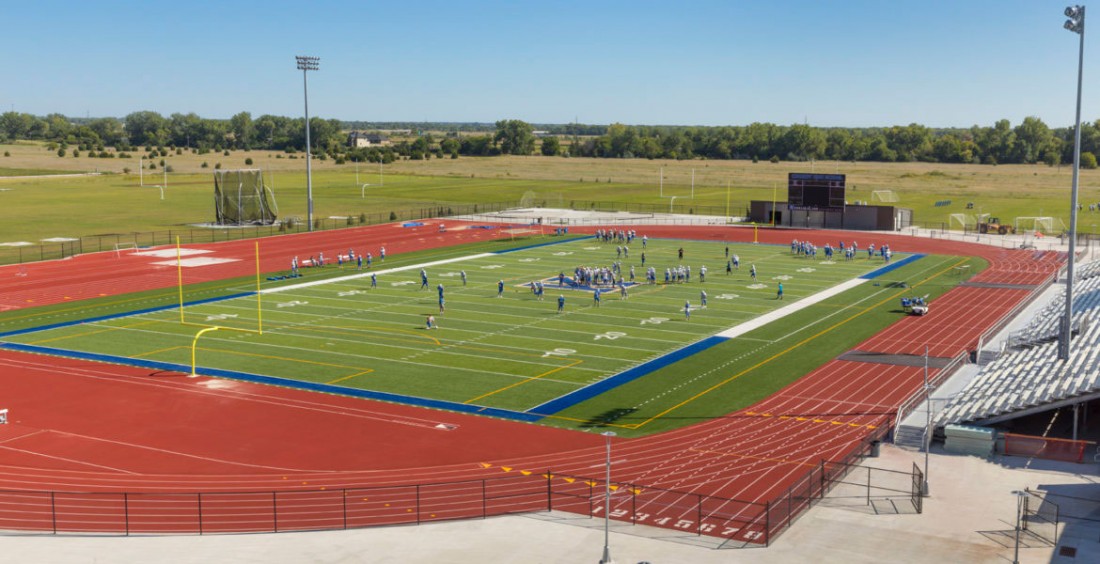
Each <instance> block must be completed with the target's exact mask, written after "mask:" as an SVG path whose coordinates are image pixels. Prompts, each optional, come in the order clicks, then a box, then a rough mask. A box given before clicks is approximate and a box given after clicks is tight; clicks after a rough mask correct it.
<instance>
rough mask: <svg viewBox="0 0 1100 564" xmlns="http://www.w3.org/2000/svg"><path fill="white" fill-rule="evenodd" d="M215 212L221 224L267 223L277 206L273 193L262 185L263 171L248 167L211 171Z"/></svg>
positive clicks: (276, 213)
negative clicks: (245, 168) (212, 174)
mask: <svg viewBox="0 0 1100 564" xmlns="http://www.w3.org/2000/svg"><path fill="white" fill-rule="evenodd" d="M214 211H215V213H216V214H217V218H216V222H217V223H218V224H220V225H244V224H261V225H268V224H271V223H274V222H275V216H276V215H278V212H279V209H278V207H276V205H275V194H274V193H273V192H272V191H271V189H270V188H268V187H267V186H264V175H263V171H261V170H259V169H247V170H218V171H215V172H214Z"/></svg>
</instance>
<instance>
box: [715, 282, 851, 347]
mask: <svg viewBox="0 0 1100 564" xmlns="http://www.w3.org/2000/svg"><path fill="white" fill-rule="evenodd" d="M868 280H869V279H867V278H853V279H851V280H848V281H846V282H841V283H840V284H837V285H836V286H833V287H831V288H828V289H825V290H822V291H820V292H818V293H816V294H814V295H812V296H808V297H805V298H802V299H801V300H798V301H797V302H794V303H792V304H791V305H789V306H784V307H781V308H779V309H777V310H773V311H769V312H768V313H765V314H764V315H761V316H759V317H757V318H756V319H753V320H751V321H746V322H744V323H742V324H740V325H738V326H736V327H731V328H729V329H726V330H725V331H722V332H721V333H718V334H717V335H716V336H718V337H725V338H727V339H733V338H736V337H740V336H741V335H744V334H745V333H748V332H749V331H754V330H756V329H759V328H761V327H763V326H765V325H767V324H769V323H771V322H773V321H778V320H779V319H782V318H783V317H786V316H788V315H790V314H792V313H794V312H796V311H800V310H803V309H806V308H808V307H810V306H812V305H814V304H816V303H818V302H822V301H824V300H827V299H829V298H831V297H833V296H835V295H837V294H840V293H841V292H847V291H848V290H851V289H852V288H855V287H856V286H859V285H860V284H863V283H864V282H867V281H868Z"/></svg>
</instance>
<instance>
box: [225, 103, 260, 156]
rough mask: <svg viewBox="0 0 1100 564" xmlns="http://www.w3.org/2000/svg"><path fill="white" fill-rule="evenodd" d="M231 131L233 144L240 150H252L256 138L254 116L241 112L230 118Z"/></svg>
mask: <svg viewBox="0 0 1100 564" xmlns="http://www.w3.org/2000/svg"><path fill="white" fill-rule="evenodd" d="M229 131H230V133H232V134H233V143H234V145H235V146H236V147H237V148H238V149H248V148H251V147H252V144H253V143H254V142H255V138H256V129H255V127H253V125H252V114H250V113H248V112H240V113H238V114H236V115H234V116H233V117H231V118H229Z"/></svg>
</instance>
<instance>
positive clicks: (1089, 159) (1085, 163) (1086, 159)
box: [1081, 151, 1096, 170]
mask: <svg viewBox="0 0 1100 564" xmlns="http://www.w3.org/2000/svg"><path fill="white" fill-rule="evenodd" d="M1081 168H1087V169H1089V170H1092V169H1094V168H1096V155H1094V154H1092V153H1090V152H1088V151H1085V152H1084V153H1081Z"/></svg>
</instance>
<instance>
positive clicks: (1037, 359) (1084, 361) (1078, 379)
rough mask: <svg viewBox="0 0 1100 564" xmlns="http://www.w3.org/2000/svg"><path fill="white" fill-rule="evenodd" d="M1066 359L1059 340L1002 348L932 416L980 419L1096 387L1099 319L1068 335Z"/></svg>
mask: <svg viewBox="0 0 1100 564" xmlns="http://www.w3.org/2000/svg"><path fill="white" fill-rule="evenodd" d="M1073 346H1074V350H1073V354H1072V355H1071V356H1070V360H1069V363H1068V365H1067V363H1063V362H1062V361H1060V360H1058V343H1057V342H1050V343H1046V344H1042V345H1038V346H1034V347H1030V348H1026V349H1023V350H1020V351H1016V352H1012V353H1007V354H1004V355H1002V356H1001V357H1000V358H998V359H997V360H995V361H993V362H992V363H990V364H989V365H987V366H986V367H985V368H984V369H983V370H982V371H981V372H980V373H979V374H978V375H977V376H976V377H975V378H974V379H973V380H972V381H971V382H970V383H969V384H968V385H967V386H966V388H964V389H963V390H962V391H961V392H960V393H958V394H957V395H956V396H955V397H954V399H952V401H951V402H950V403H948V404H947V406H946V407H945V408H944V410H943V411H942V412H941V413H940V414H939V415H938V416H937V419H936V424H937V426H941V425H947V424H951V423H962V422H971V421H981V420H983V419H988V418H991V417H995V416H998V415H1003V414H1005V413H1010V412H1013V411H1019V410H1021V409H1027V408H1030V407H1035V406H1039V405H1043V404H1046V403H1051V402H1055V401H1059V400H1063V399H1068V398H1072V397H1075V396H1080V395H1084V394H1090V393H1094V392H1097V391H1100V323H1094V324H1091V325H1089V326H1087V327H1086V328H1085V330H1084V331H1082V332H1081V333H1080V334H1078V335H1077V337H1076V338H1075V339H1074V340H1073Z"/></svg>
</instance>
